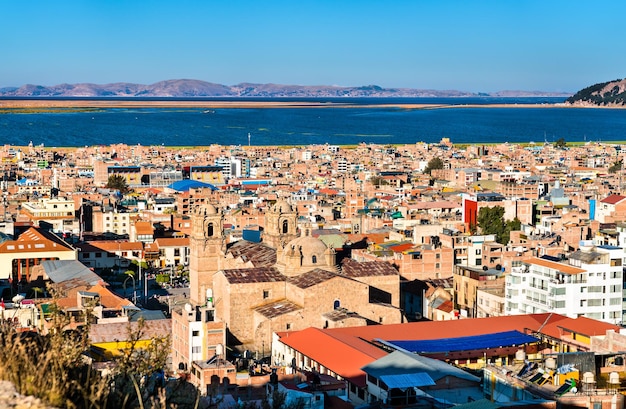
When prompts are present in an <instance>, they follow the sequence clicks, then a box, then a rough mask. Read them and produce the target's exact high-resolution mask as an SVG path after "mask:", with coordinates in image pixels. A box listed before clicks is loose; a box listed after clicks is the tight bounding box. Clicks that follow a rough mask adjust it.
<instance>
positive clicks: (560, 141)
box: [554, 138, 567, 149]
mask: <svg viewBox="0 0 626 409" xmlns="http://www.w3.org/2000/svg"><path fill="white" fill-rule="evenodd" d="M554 147H555V148H557V149H563V148H565V147H567V142H566V141H565V138H559V139H557V140H556V142H554Z"/></svg>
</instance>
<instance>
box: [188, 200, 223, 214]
mask: <svg viewBox="0 0 626 409" xmlns="http://www.w3.org/2000/svg"><path fill="white" fill-rule="evenodd" d="M194 213H195V214H197V215H200V216H207V215H214V214H218V213H219V211H218V210H217V208H216V207H215V206H213V205H212V204H211V203H205V204H201V205H198V206H196V207H195V208H194Z"/></svg>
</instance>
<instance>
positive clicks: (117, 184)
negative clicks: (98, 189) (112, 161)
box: [106, 175, 130, 194]
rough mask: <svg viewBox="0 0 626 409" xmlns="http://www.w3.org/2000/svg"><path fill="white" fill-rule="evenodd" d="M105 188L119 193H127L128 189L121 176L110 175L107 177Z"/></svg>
mask: <svg viewBox="0 0 626 409" xmlns="http://www.w3.org/2000/svg"><path fill="white" fill-rule="evenodd" d="M106 187H107V188H109V189H115V190H119V191H120V193H122V194H123V193H128V192H129V191H130V188H129V187H128V184H127V183H126V179H125V178H124V176H121V175H111V176H109V180H107V184H106Z"/></svg>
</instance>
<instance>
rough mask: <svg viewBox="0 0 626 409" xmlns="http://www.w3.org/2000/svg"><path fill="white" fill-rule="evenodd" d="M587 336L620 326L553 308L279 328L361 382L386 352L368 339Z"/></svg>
mask: <svg viewBox="0 0 626 409" xmlns="http://www.w3.org/2000/svg"><path fill="white" fill-rule="evenodd" d="M564 329H565V330H567V331H570V332H575V333H579V334H583V335H586V336H601V335H605V334H606V332H607V331H609V330H612V331H619V329H620V328H619V326H617V325H613V324H608V323H606V322H601V321H596V320H592V319H589V318H575V319H574V318H568V317H566V316H564V315H560V314H554V313H544V314H527V315H512V316H502V317H489V318H473V319H460V320H446V321H422V322H410V323H404V324H392V325H370V326H362V327H346V328H333V329H315V328H308V329H305V330H303V331H295V332H289V333H279V334H278V336H279V337H280V341H281V342H282V343H284V344H285V345H288V346H290V347H291V348H293V349H295V350H297V351H299V352H301V353H302V354H304V355H306V356H308V357H310V358H311V359H313V360H314V361H316V362H319V363H320V364H321V365H323V366H325V367H326V368H328V369H330V370H331V371H333V372H335V373H337V374H338V375H340V376H342V377H344V378H346V379H348V380H350V381H351V382H353V383H355V384H357V385H359V386H361V385H364V384H365V379H364V374H363V372H362V371H361V369H360V368H362V367H363V366H364V365H366V364H368V363H370V362H372V361H374V360H376V359H378V358H381V357H382V356H384V355H386V352H385V351H383V350H382V349H378V348H377V347H375V346H374V345H372V344H371V342H373V341H375V340H377V339H381V340H385V341H403V340H404V341H406V340H435V339H443V338H456V337H466V336H475V335H485V334H494V333H498V332H506V331H513V330H517V331H520V332H524V333H532V332H541V333H542V334H545V335H548V336H550V337H552V338H555V339H561V338H562V337H569V336H568V334H565V333H564V332H563V330H564Z"/></svg>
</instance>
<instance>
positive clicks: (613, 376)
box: [609, 372, 620, 385]
mask: <svg viewBox="0 0 626 409" xmlns="http://www.w3.org/2000/svg"><path fill="white" fill-rule="evenodd" d="M609 383H610V384H613V385H618V384H619V383H620V382H619V373H617V372H611V373H610V374H609Z"/></svg>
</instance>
